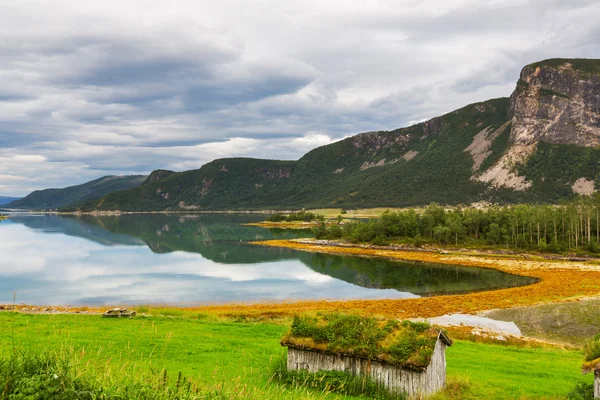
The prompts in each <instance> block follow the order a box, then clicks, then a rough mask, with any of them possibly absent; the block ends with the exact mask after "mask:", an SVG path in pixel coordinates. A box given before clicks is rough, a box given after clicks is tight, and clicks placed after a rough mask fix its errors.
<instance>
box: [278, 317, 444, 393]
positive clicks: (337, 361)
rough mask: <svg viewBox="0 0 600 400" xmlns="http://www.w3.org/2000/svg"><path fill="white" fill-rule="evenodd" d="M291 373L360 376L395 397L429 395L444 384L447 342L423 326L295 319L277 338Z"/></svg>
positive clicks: (351, 319)
mask: <svg viewBox="0 0 600 400" xmlns="http://www.w3.org/2000/svg"><path fill="white" fill-rule="evenodd" d="M281 344H282V345H283V346H287V347H288V360H287V366H288V369H290V370H301V369H305V370H308V371H309V372H317V371H323V370H336V371H345V372H348V373H350V374H353V375H365V376H369V377H371V378H372V379H373V380H375V381H378V382H380V383H382V384H384V385H385V386H387V387H388V388H389V389H390V391H392V392H395V393H401V392H405V393H406V394H408V395H411V396H412V395H419V394H430V393H434V392H436V391H438V390H440V389H442V388H443V387H444V386H445V384H446V355H445V349H446V347H447V346H450V345H452V341H451V340H450V339H449V338H448V337H447V336H446V335H445V334H444V333H443V332H441V331H438V330H436V329H433V328H431V327H430V326H429V325H428V324H426V323H415V322H410V321H397V320H390V321H382V320H378V319H376V318H369V317H360V316H355V315H344V314H316V315H298V316H295V317H294V322H293V323H292V327H291V329H290V330H289V332H288V333H287V334H286V335H285V336H284V337H283V339H282V340H281Z"/></svg>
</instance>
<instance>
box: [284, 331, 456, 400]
mask: <svg viewBox="0 0 600 400" xmlns="http://www.w3.org/2000/svg"><path fill="white" fill-rule="evenodd" d="M446 347H447V345H446V343H444V342H443V341H442V340H438V341H437V343H436V345H435V349H434V354H433V356H432V358H431V362H430V364H429V366H428V367H427V368H426V369H425V370H424V371H422V372H419V371H415V370H411V369H404V368H402V367H400V366H396V365H392V364H388V363H385V362H383V361H378V360H369V359H366V358H358V357H352V356H347V355H336V354H328V353H323V352H318V351H313V350H306V349H297V348H294V347H292V346H289V347H288V359H287V367H288V370H303V369H305V370H308V371H309V372H317V371H324V370H325V371H345V372H348V373H350V374H352V375H363V376H368V377H370V378H371V379H373V380H374V381H377V382H380V383H382V384H383V385H385V386H386V387H388V388H389V389H390V391H392V392H394V393H402V392H405V393H406V394H408V395H409V396H411V397H413V396H418V395H428V394H432V393H435V392H437V391H439V390H441V389H443V388H444V387H445V385H446Z"/></svg>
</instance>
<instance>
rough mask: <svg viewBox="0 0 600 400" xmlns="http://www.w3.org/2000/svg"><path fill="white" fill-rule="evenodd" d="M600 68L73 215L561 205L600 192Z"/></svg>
mask: <svg viewBox="0 0 600 400" xmlns="http://www.w3.org/2000/svg"><path fill="white" fill-rule="evenodd" d="M599 66H600V61H599V60H565V59H553V60H546V61H543V62H539V63H536V64H532V65H529V66H526V67H525V68H523V71H522V73H521V76H520V78H519V80H518V82H517V85H516V89H515V91H514V93H513V94H512V96H511V97H510V98H499V99H493V100H488V101H485V102H481V103H476V104H471V105H469V106H466V107H464V108H461V109H459V110H456V111H453V112H451V113H448V114H446V115H443V116H441V117H437V118H433V119H431V120H429V121H427V122H423V123H419V124H416V125H413V126H410V127H408V128H401V129H396V130H393V131H381V132H368V133H362V134H358V135H356V136H353V137H350V138H347V139H345V140H342V141H339V142H336V143H333V144H330V145H327V146H323V147H319V148H316V149H314V150H313V151H311V152H309V153H307V154H306V155H305V156H303V157H302V158H300V159H299V160H298V161H277V160H260V159H248V158H230V159H220V160H215V161H212V162H210V163H208V164H206V165H204V166H202V167H201V168H200V169H198V170H192V171H186V172H179V173H177V172H172V171H155V172H154V173H153V174H152V175H151V176H150V178H149V179H148V180H147V181H146V182H145V183H144V184H143V185H141V186H139V187H137V188H135V189H133V190H129V191H122V192H118V193H111V194H109V195H107V196H105V197H103V198H102V199H100V200H98V201H92V202H89V203H87V204H85V205H82V206H77V207H71V208H70V210H79V211H94V210H109V211H114V210H120V211H150V210H225V209H228V210H240V209H291V208H293V209H298V208H317V207H345V208H354V207H402V206H412V205H423V204H429V203H431V202H439V203H442V204H469V203H473V202H478V201H487V202H493V203H510V202H530V203H531V202H551V203H556V202H558V201H560V200H564V199H572V198H574V197H576V196H577V195H590V194H592V193H594V192H595V191H596V185H597V182H599V181H600V100H598V99H599V98H600V72H598V71H600V68H599Z"/></svg>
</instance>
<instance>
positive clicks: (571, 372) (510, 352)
mask: <svg viewBox="0 0 600 400" xmlns="http://www.w3.org/2000/svg"><path fill="white" fill-rule="evenodd" d="M446 354H447V358H448V361H447V362H448V375H449V377H462V378H463V379H466V380H468V382H470V388H469V389H470V390H469V393H468V397H465V399H469V398H473V399H499V400H500V399H521V398H526V399H564V398H566V395H567V393H568V392H569V391H570V390H571V389H573V387H574V386H575V384H576V383H577V382H578V381H580V380H581V381H583V380H585V381H586V382H591V377H589V376H587V377H583V376H582V375H581V364H582V359H583V358H582V354H581V353H580V352H572V351H565V350H555V349H544V348H539V349H531V348H516V347H511V346H500V345H489V344H485V345H482V344H479V343H472V342H464V341H457V342H456V343H455V344H454V345H453V346H452V347H449V348H448V350H447V353H446Z"/></svg>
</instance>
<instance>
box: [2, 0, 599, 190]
mask: <svg viewBox="0 0 600 400" xmlns="http://www.w3.org/2000/svg"><path fill="white" fill-rule="evenodd" d="M598 15H600V2H598V1H597V0H590V1H588V0H569V1H559V0H431V1H427V0H424V1H423V0H419V1H412V0H402V1H384V0H381V1H377V0H368V1H358V0H357V1H348V0H344V1H341V0H340V1H338V0H319V1H316V0H312V1H309V0H285V1H283V0H276V1H269V0H248V1H242V0H235V1H234V0H220V1H218V2H217V1H204V0H191V1H185V0H170V1H153V0H127V1H122V0H120V1H113V0H103V1H95V0H94V1H93V0H72V1H65V0H53V1H51V2H49V1H30V0H19V1H14V0H0V82H1V84H0V195H4V196H11V195H12V196H23V195H26V194H28V193H29V192H31V191H33V190H36V189H43V188H50V187H65V186H69V185H73V184H79V183H83V182H86V181H89V180H92V179H95V178H98V177H101V176H104V175H124V174H146V173H149V172H151V171H152V170H154V169H159V168H160V169H171V170H176V171H181V170H188V169H196V168H199V167H200V166H202V165H203V164H205V163H207V162H209V161H212V160H214V159H216V158H222V157H238V156H239V157H260V158H274V159H298V158H299V157H301V156H302V155H303V154H304V153H306V152H307V151H309V150H311V149H313V148H315V147H317V146H322V145H326V144H328V143H332V142H334V141H337V140H340V139H342V138H344V137H348V136H351V135H353V134H356V133H360V132H365V131H373V130H389V129H395V128H399V127H403V126H408V125H411V124H414V123H416V122H420V121H424V120H427V119H429V118H432V117H435V116H438V115H441V114H444V113H446V112H450V111H452V110H455V109H457V108H460V107H462V106H464V105H467V104H470V103H473V102H477V101H483V100H487V99H490V98H496V97H504V96H509V95H510V93H511V92H512V90H513V89H514V86H515V82H516V80H517V79H518V75H519V71H520V70H521V68H522V67H523V66H524V65H526V64H528V63H531V62H534V61H538V60H542V59H546V58H553V57H562V58H568V57H583V58H599V57H600V56H599V55H600V24H598V19H597V16H598Z"/></svg>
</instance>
